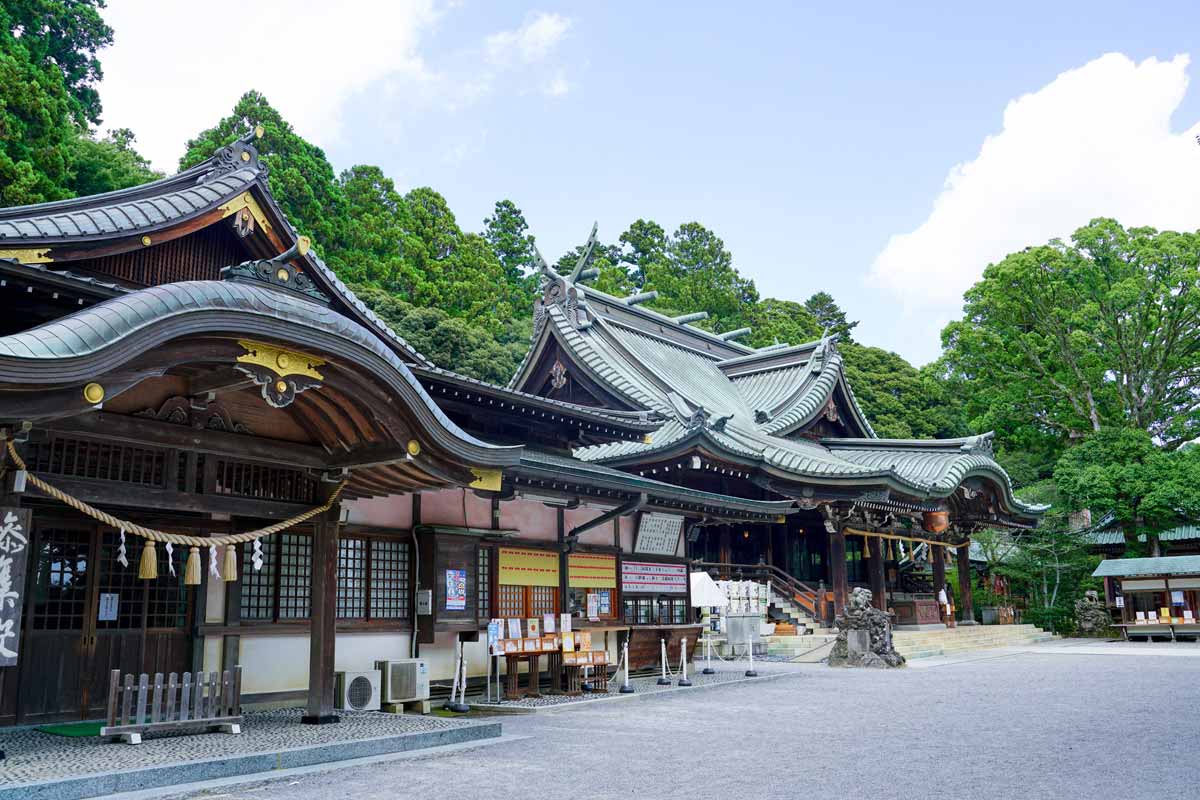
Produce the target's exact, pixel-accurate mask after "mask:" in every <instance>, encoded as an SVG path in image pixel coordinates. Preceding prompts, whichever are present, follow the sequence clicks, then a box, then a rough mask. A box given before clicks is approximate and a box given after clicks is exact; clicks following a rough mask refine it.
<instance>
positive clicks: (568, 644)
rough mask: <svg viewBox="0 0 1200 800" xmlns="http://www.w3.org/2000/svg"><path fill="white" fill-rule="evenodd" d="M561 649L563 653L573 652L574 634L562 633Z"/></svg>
mask: <svg viewBox="0 0 1200 800" xmlns="http://www.w3.org/2000/svg"><path fill="white" fill-rule="evenodd" d="M562 649H563V652H564V653H574V652H575V634H573V633H564V634H563V637H562Z"/></svg>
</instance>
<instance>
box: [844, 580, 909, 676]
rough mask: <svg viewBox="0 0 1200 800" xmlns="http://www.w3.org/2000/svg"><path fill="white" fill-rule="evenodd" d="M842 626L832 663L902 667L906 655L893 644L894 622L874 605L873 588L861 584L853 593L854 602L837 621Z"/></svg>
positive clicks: (851, 600) (851, 601)
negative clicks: (899, 651)
mask: <svg viewBox="0 0 1200 800" xmlns="http://www.w3.org/2000/svg"><path fill="white" fill-rule="evenodd" d="M833 623H834V625H836V626H837V629H838V638H837V641H836V642H834V645H833V652H832V653H830V655H829V666H831V667H877V668H888V667H902V666H904V656H902V655H900V654H899V653H897V652H896V649H895V648H894V647H893V646H892V624H891V621H890V620H889V619H888V615H887V614H885V613H884V612H882V611H880V610H879V609H878V608H875V607H874V606H872V605H871V592H870V591H869V590H867V589H862V588H858V589H855V590H854V591H853V592H851V593H850V604H849V605H848V606H846V610H845V611H843V612H842V613H841V614H838V616H837V619H835V620H834V621H833Z"/></svg>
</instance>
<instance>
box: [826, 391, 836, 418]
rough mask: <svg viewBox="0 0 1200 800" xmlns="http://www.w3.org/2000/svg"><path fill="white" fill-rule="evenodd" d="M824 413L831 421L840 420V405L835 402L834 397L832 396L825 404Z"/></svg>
mask: <svg viewBox="0 0 1200 800" xmlns="http://www.w3.org/2000/svg"><path fill="white" fill-rule="evenodd" d="M824 415H825V419H827V420H829V421H830V422H837V421H838V407H837V403H835V402H833V398H832V397H830V398H829V402H827V403H826V404H825V411H824Z"/></svg>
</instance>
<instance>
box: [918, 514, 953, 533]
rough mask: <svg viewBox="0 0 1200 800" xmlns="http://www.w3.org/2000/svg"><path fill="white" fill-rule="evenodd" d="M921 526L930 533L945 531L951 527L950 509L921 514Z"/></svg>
mask: <svg viewBox="0 0 1200 800" xmlns="http://www.w3.org/2000/svg"><path fill="white" fill-rule="evenodd" d="M921 527H922V528H924V529H925V530H927V531H929V532H930V533H944V532H946V531H947V530H949V529H950V512H949V511H926V512H925V513H924V514H922V515H921Z"/></svg>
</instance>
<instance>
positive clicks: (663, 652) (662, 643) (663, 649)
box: [658, 639, 671, 686]
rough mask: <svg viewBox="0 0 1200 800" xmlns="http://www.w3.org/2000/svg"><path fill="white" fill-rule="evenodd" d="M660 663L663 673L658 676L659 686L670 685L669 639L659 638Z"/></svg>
mask: <svg viewBox="0 0 1200 800" xmlns="http://www.w3.org/2000/svg"><path fill="white" fill-rule="evenodd" d="M658 645H659V662H660V663H659V665H660V666H661V668H662V673H661V674H660V675H659V677H658V685H659V686H670V685H671V679H670V678H668V677H667V640H666V639H659V640H658Z"/></svg>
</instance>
